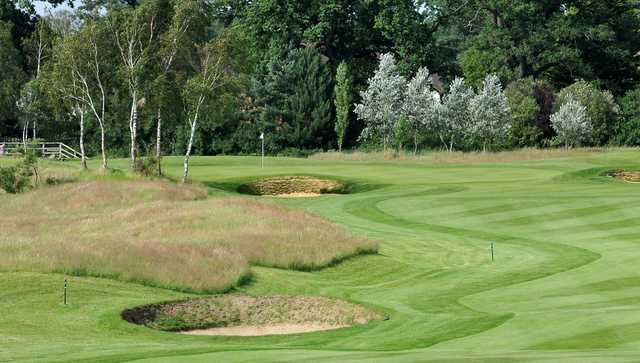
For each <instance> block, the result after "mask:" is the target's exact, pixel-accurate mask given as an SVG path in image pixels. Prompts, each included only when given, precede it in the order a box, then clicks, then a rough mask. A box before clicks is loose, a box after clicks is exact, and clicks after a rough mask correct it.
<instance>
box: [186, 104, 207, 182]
mask: <svg viewBox="0 0 640 363" xmlns="http://www.w3.org/2000/svg"><path fill="white" fill-rule="evenodd" d="M203 102H204V96H200V98H199V99H198V105H197V106H196V110H195V112H194V115H193V120H191V121H190V122H189V123H190V124H191V133H190V134H189V143H188V145H187V152H186V153H185V155H184V163H183V165H184V171H183V173H182V184H184V183H186V182H187V178H188V177H189V159H190V158H191V148H193V138H194V137H195V134H196V127H197V126H198V114H199V113H200V106H202V103H203Z"/></svg>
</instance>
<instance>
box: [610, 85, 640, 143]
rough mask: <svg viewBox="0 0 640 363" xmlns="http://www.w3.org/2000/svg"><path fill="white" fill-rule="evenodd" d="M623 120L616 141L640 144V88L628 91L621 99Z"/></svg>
mask: <svg viewBox="0 0 640 363" xmlns="http://www.w3.org/2000/svg"><path fill="white" fill-rule="evenodd" d="M620 106H621V108H622V119H623V122H622V124H621V125H620V128H619V129H618V133H617V135H616V143H618V144H621V145H629V146H638V145H640V88H636V89H634V90H631V91H629V92H627V94H625V95H624V97H623V98H622V100H621V101H620Z"/></svg>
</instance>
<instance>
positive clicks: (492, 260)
mask: <svg viewBox="0 0 640 363" xmlns="http://www.w3.org/2000/svg"><path fill="white" fill-rule="evenodd" d="M491 262H493V243H491Z"/></svg>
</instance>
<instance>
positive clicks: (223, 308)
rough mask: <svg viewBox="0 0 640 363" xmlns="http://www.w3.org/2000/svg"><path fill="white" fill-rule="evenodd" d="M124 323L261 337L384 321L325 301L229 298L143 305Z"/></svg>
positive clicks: (127, 313)
mask: <svg viewBox="0 0 640 363" xmlns="http://www.w3.org/2000/svg"><path fill="white" fill-rule="evenodd" d="M122 318H123V319H125V320H127V321H129V322H131V323H134V324H139V325H145V326H147V327H149V328H153V329H158V330H164V331H173V332H180V333H182V334H190V335H226V336H259V335H278V334H297V333H306V332H313V331H320V330H332V329H339V328H345V327H349V326H353V325H359V324H366V323H367V322H369V321H371V320H375V319H380V318H381V317H380V315H379V314H377V313H374V312H372V311H370V310H367V309H365V308H363V307H362V306H359V305H356V304H351V303H348V302H346V301H342V300H336V299H329V298H325V297H317V296H315V297H314V296H281V295H277V296H264V297H253V296H246V295H240V294H229V295H221V296H211V297H203V298H195V299H190V300H184V301H173V302H166V303H161V304H151V305H144V306H140V307H137V308H133V309H128V310H125V311H123V312H122Z"/></svg>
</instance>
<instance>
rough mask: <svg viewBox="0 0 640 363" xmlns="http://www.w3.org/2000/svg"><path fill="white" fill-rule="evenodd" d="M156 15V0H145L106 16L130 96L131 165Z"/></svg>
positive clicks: (135, 150)
mask: <svg viewBox="0 0 640 363" xmlns="http://www.w3.org/2000/svg"><path fill="white" fill-rule="evenodd" d="M158 15H159V14H158V8H157V2H156V1H145V2H144V3H142V4H141V5H140V6H138V7H137V8H135V9H130V8H124V9H118V10H112V11H111V12H110V13H109V16H108V17H107V22H108V24H109V27H110V30H111V32H112V34H113V37H114V40H115V45H116V47H117V50H118V53H119V58H120V66H121V71H122V75H123V77H124V79H125V81H126V84H127V89H128V91H129V96H130V98H131V108H130V112H129V133H130V138H131V144H130V145H131V150H130V154H131V161H130V167H131V168H133V167H134V165H135V162H136V157H137V155H136V152H137V133H138V111H139V107H140V106H141V105H142V103H143V102H144V99H143V98H142V95H141V93H142V82H143V77H144V75H145V70H146V66H147V64H148V61H149V59H150V56H151V53H152V51H153V50H154V46H155V44H156V40H157V37H158V28H159V24H158Z"/></svg>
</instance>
